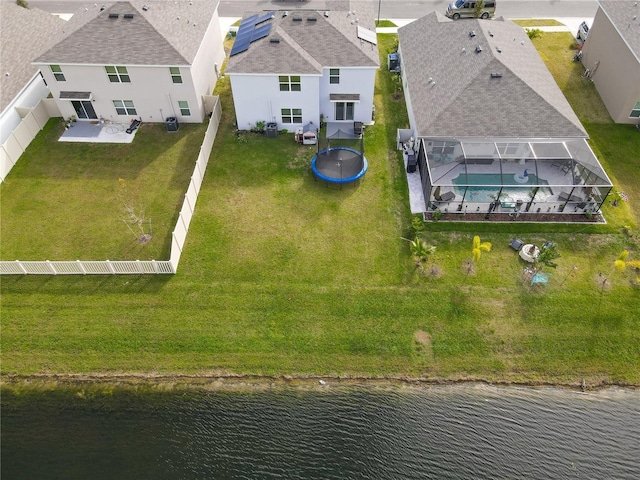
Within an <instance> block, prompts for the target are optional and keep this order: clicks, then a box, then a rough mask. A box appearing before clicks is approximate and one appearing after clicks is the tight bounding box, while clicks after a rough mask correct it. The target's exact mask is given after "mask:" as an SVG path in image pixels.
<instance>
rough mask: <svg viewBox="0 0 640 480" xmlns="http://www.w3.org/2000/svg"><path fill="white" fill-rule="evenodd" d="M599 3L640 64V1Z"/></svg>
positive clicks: (626, 0) (611, 0)
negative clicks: (639, 2)
mask: <svg viewBox="0 0 640 480" xmlns="http://www.w3.org/2000/svg"><path fill="white" fill-rule="evenodd" d="M599 3H600V8H602V10H603V11H604V13H605V14H606V15H607V17H609V19H610V20H611V23H612V24H613V25H614V26H615V28H616V30H618V32H619V33H620V36H621V37H622V38H623V39H624V41H625V42H626V43H627V45H629V48H630V49H631V51H632V52H633V54H634V55H635V56H636V58H637V59H638V61H639V62H640V4H638V1H636V0H606V1H601V2H599ZM634 16H635V19H634Z"/></svg>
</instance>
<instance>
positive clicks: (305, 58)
mask: <svg viewBox="0 0 640 480" xmlns="http://www.w3.org/2000/svg"><path fill="white" fill-rule="evenodd" d="M327 7H328V8H329V7H333V8H335V10H330V11H329V10H327V15H325V12H324V11H315V10H292V11H291V12H289V14H288V15H287V16H283V12H282V11H276V15H275V18H274V19H273V20H271V22H272V27H271V33H270V34H269V36H267V37H265V38H263V39H260V40H257V41H255V42H253V43H251V44H250V46H249V49H248V50H247V51H245V52H242V53H239V54H237V55H234V56H232V57H230V58H229V61H228V63H227V68H226V72H227V73H231V74H233V73H269V74H277V73H300V74H305V73H320V72H322V69H323V68H326V67H354V66H356V67H357V66H364V67H377V66H379V64H380V60H379V56H378V47H377V45H373V44H371V43H369V42H366V41H363V40H361V39H359V38H358V35H357V28H358V25H359V26H361V27H364V28H367V29H369V30H372V31H373V32H375V21H374V12H373V4H372V3H371V2H348V1H347V2H327ZM261 13H264V12H261ZM249 15H250V14H246V15H245V18H247V17H248V16H249ZM294 17H302V21H294ZM310 17H313V18H315V19H316V20H315V21H312V22H311V21H308V20H307V18H310ZM356 20H357V21H356ZM272 38H279V39H280V42H279V43H272V42H270V39H272Z"/></svg>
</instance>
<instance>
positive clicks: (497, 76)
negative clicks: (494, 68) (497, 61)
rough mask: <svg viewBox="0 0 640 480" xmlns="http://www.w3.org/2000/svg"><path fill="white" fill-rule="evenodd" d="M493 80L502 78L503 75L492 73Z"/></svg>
mask: <svg viewBox="0 0 640 480" xmlns="http://www.w3.org/2000/svg"><path fill="white" fill-rule="evenodd" d="M491 78H502V74H501V73H495V72H493V73H491Z"/></svg>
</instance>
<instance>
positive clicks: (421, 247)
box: [409, 237, 436, 263]
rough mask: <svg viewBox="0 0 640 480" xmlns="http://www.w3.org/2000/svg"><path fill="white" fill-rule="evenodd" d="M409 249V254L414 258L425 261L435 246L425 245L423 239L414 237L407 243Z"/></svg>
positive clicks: (434, 249)
mask: <svg viewBox="0 0 640 480" xmlns="http://www.w3.org/2000/svg"><path fill="white" fill-rule="evenodd" d="M409 249H410V250H411V255H413V256H414V257H415V259H416V260H417V261H418V263H420V262H426V261H427V258H428V257H429V255H432V254H433V252H435V251H436V247H434V246H433V245H427V243H426V242H425V241H424V240H421V239H420V238H418V237H416V238H414V239H413V240H411V242H410V243H409Z"/></svg>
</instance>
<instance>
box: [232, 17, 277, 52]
mask: <svg viewBox="0 0 640 480" xmlns="http://www.w3.org/2000/svg"><path fill="white" fill-rule="evenodd" d="M274 16H275V15H274V12H269V13H267V14H265V15H263V16H262V17H258V15H257V14H255V15H251V16H250V17H247V18H245V19H243V20H242V21H241V22H240V26H239V27H238V32H237V34H236V39H235V41H234V42H233V47H231V52H230V53H229V56H234V55H237V54H238V53H242V52H244V51H246V50H248V49H249V45H250V44H251V42H253V41H255V40H259V39H261V38H264V37H266V36H267V35H269V32H271V22H269V23H266V24H264V22H266V21H268V20H271V19H272V18H274ZM261 23H262V24H264V25H260V26H258V27H257V26H256V25H259V24H261Z"/></svg>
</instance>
